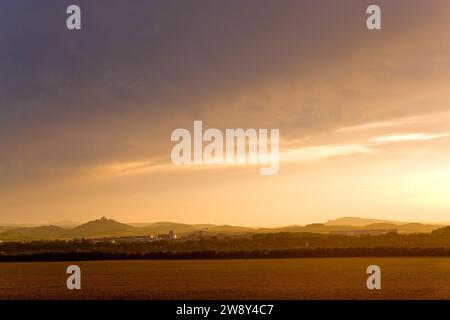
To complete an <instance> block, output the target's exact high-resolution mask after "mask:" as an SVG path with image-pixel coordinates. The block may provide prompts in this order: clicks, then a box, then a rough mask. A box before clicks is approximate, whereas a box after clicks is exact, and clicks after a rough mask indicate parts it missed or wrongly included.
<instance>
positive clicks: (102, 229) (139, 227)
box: [0, 217, 443, 241]
mask: <svg viewBox="0 0 450 320" xmlns="http://www.w3.org/2000/svg"><path fill="white" fill-rule="evenodd" d="M441 227H443V226H441V225H432V224H421V223H406V222H405V223H402V222H396V221H389V220H377V219H364V218H355V217H344V218H339V219H336V220H330V221H328V222H326V223H313V224H308V225H305V226H300V225H291V226H286V227H279V228H250V227H240V226H230V225H213V224H185V223H175V222H166V221H163V222H156V223H135V224H133V225H130V224H124V223H121V222H118V221H116V220H113V219H107V218H105V217H103V218H101V219H97V220H93V221H89V222H87V223H84V224H81V225H79V226H76V227H72V228H69V227H61V226H54V225H50V226H39V227H16V228H14V227H10V226H9V227H0V240H3V241H13V240H23V241H29V240H54V239H63V240H68V239H75V238H77V239H81V238H105V237H126V236H149V235H158V234H164V233H168V231H169V230H173V231H174V232H175V233H177V234H178V235H186V234H192V233H196V232H198V231H206V232H207V234H210V235H216V234H228V235H242V234H255V233H277V232H290V233H317V234H329V233H331V232H333V231H349V230H362V229H365V230H366V229H370V230H373V229H396V230H397V231H398V233H404V234H410V233H430V232H432V231H434V230H437V229H439V228H441Z"/></svg>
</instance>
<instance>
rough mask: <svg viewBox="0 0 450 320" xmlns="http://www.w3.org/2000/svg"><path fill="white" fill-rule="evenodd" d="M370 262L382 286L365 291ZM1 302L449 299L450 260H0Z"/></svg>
mask: <svg viewBox="0 0 450 320" xmlns="http://www.w3.org/2000/svg"><path fill="white" fill-rule="evenodd" d="M70 264H76V265H79V266H80V267H81V270H82V289H81V290H67V289H66V286H65V283H66V278H67V275H66V273H65V271H66V267H67V266H68V265H70ZM371 264H377V265H379V266H380V267H381V270H382V290H378V291H369V290H368V289H367V288H366V279H367V275H366V268H367V266H369V265H371ZM0 299H450V258H322V259H264V260H256V259H255V260H178V261H161V260H158V261H155V260H142V261H135V260H128V261H98V262H97V261H91V262H74V263H71V262H50V263H48V262H34V263H0Z"/></svg>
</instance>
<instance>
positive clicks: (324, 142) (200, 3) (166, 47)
mask: <svg viewBox="0 0 450 320" xmlns="http://www.w3.org/2000/svg"><path fill="white" fill-rule="evenodd" d="M77 3H78V4H79V5H80V7H81V9H82V12H83V16H82V17H83V28H82V30H81V31H77V32H70V31H68V30H67V29H66V28H65V18H66V14H65V9H66V7H67V6H68V5H69V4H70V2H68V1H60V0H42V1H39V2H38V1H35V2H30V1H25V0H16V1H8V2H2V3H1V4H0V222H8V223H43V222H51V221H58V220H75V221H86V220H90V219H93V218H98V217H100V216H107V217H110V218H114V219H117V220H119V221H121V222H139V221H142V222H154V221H176V222H186V223H215V224H231V225H247V226H281V225H290V224H305V223H312V222H323V221H326V220H328V219H334V218H337V217H340V216H359V217H367V218H379V219H389V220H402V221H423V222H449V221H450V191H449V190H450V87H449V84H450V2H449V1H447V0H431V1H421V0H411V1H408V2H407V3H406V2H403V1H377V3H378V4H379V5H380V7H381V9H382V30H379V31H369V30H367V28H366V25H365V20H366V18H367V15H366V8H367V6H368V4H370V3H369V2H366V1H359V0H349V1H345V2H344V1H324V0H314V1H313V0H311V1H294V0H285V1H276V0H267V1H260V0H250V1H245V2H242V1H237V0H231V1H230V0H226V1H225V0H223V1H207V0H195V1H172V0H155V1H133V2H127V3H126V4H125V2H123V1H115V0H108V1H105V0H98V1H95V2H93V1H87V0H80V1H77ZM194 120H202V121H203V124H204V126H205V127H207V128H220V129H225V128H244V129H245V128H279V129H280V169H279V173H278V174H277V175H274V176H261V175H260V174H259V166H252V165H243V166H220V167H219V166H206V165H198V166H177V167H175V166H173V165H172V164H171V162H170V151H171V148H172V146H173V143H172V142H171V141H170V135H171V132H172V130H174V129H176V128H187V129H190V130H192V125H193V121H194Z"/></svg>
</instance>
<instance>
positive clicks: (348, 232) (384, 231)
mask: <svg viewBox="0 0 450 320" xmlns="http://www.w3.org/2000/svg"><path fill="white" fill-rule="evenodd" d="M388 233H397V229H372V230H363V229H362V230H340V231H331V232H330V234H334V235H343V236H363V235H364V236H381V235H384V234H388Z"/></svg>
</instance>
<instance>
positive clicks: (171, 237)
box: [156, 230, 177, 241]
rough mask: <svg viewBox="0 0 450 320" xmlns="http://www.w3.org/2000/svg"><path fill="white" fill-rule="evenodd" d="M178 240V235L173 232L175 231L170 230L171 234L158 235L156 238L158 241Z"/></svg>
mask: <svg viewBox="0 0 450 320" xmlns="http://www.w3.org/2000/svg"><path fill="white" fill-rule="evenodd" d="M176 238H177V235H176V233H174V232H173V230H169V233H164V234H158V235H157V236H156V240H169V241H171V240H175V239H176Z"/></svg>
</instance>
